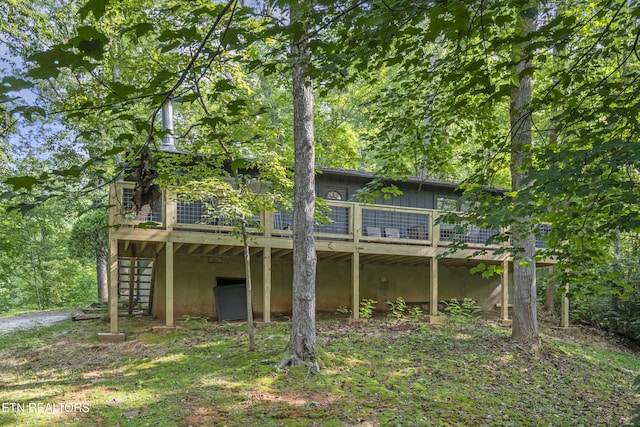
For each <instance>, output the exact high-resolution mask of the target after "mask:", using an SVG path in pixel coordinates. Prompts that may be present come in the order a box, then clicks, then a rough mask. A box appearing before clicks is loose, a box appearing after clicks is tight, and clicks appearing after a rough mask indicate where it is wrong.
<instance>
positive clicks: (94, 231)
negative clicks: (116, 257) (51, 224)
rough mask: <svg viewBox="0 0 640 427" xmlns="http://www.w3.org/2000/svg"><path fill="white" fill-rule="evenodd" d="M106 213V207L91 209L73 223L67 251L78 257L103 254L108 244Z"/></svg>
mask: <svg viewBox="0 0 640 427" xmlns="http://www.w3.org/2000/svg"><path fill="white" fill-rule="evenodd" d="M107 227H108V214H107V210H106V209H95V210H91V211H89V212H87V213H85V214H84V215H81V216H80V217H79V218H78V219H77V220H76V222H75V223H74V224H73V228H72V229H71V235H70V236H69V253H70V254H71V255H72V256H74V257H76V258H78V259H93V260H95V257H96V255H101V256H105V255H106V253H107V245H108V242H107V240H108V236H109V232H108V228H107Z"/></svg>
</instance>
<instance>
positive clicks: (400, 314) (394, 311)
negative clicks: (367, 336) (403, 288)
mask: <svg viewBox="0 0 640 427" xmlns="http://www.w3.org/2000/svg"><path fill="white" fill-rule="evenodd" d="M387 305H388V306H389V308H390V309H391V317H393V318H395V319H404V317H405V315H406V314H407V310H408V307H407V303H406V302H405V300H404V298H402V297H398V298H396V300H395V301H387Z"/></svg>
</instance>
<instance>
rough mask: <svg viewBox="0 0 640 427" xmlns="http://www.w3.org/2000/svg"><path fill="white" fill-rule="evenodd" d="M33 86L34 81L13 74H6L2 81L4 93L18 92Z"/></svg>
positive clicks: (1, 89)
mask: <svg viewBox="0 0 640 427" xmlns="http://www.w3.org/2000/svg"><path fill="white" fill-rule="evenodd" d="M31 87H33V83H31V82H28V81H26V80H22V79H19V78H16V77H12V76H5V77H4V78H3V79H2V82H1V83H0V91H1V92H2V93H8V92H16V91H19V90H22V89H29V88H31Z"/></svg>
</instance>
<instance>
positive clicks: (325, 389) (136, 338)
mask: <svg viewBox="0 0 640 427" xmlns="http://www.w3.org/2000/svg"><path fill="white" fill-rule="evenodd" d="M155 324H157V323H155V322H153V321H151V320H146V319H136V318H130V319H123V320H122V321H121V329H122V331H123V332H125V333H126V334H127V341H126V342H125V343H121V344H103V343H99V342H97V332H106V331H107V330H108V324H107V323H105V322H104V321H103V320H92V321H83V322H71V321H68V322H63V323H61V324H58V325H55V326H51V327H46V328H40V329H33V330H29V331H20V332H15V333H11V334H5V335H0V360H1V361H2V362H1V364H2V365H1V368H0V404H2V405H3V406H2V407H0V425H12V426H60V425H71V426H201V425H202V426H224V425H228V426H247V427H249V426H280V425H284V426H290V425H291V426H298V425H299V426H313V425H315V426H345V425H346V426H394V425H399V426H420V425H422V426H447V425H460V426H568V425H571V426H579V425H584V426H594V425H603V426H620V425H624V424H625V423H628V422H629V421H630V417H631V413H632V411H633V408H634V406H635V405H637V404H638V403H639V396H638V395H637V394H636V393H635V392H634V390H633V387H632V383H633V380H634V378H635V376H636V375H638V373H640V357H639V355H638V353H634V352H633V351H631V350H628V349H625V348H624V347H621V346H618V345H617V344H615V343H613V342H611V341H609V340H607V339H605V338H604V337H603V336H602V335H601V334H596V333H594V334H592V333H589V332H585V331H584V330H576V331H574V332H573V333H568V332H556V331H553V330H550V329H545V328H543V332H544V333H543V345H542V347H541V351H540V352H539V353H538V354H535V355H532V354H529V353H527V352H525V351H523V350H522V349H519V348H518V347H516V346H515V345H514V344H513V343H511V342H510V341H509V334H510V332H509V331H508V330H507V329H504V328H501V327H498V326H496V325H494V324H492V323H491V322H488V321H484V320H480V319H478V320H475V321H473V322H471V323H462V324H450V325H447V326H444V327H435V326H428V325H425V324H422V323H416V322H409V321H390V320H386V319H379V320H372V321H370V322H368V323H346V322H345V321H343V320H340V319H322V320H319V322H318V344H319V348H320V354H321V366H322V369H321V372H320V373H319V374H315V375H314V374H310V373H309V372H308V370H307V369H305V368H302V367H298V368H290V369H288V370H283V371H278V370H277V369H276V365H277V363H278V362H279V361H280V360H281V359H282V358H283V357H284V356H285V355H286V342H287V338H288V331H289V327H288V324H287V323H281V324H278V325H275V326H269V327H265V328H261V329H259V330H257V333H256V342H257V344H258V351H256V352H254V353H249V352H247V351H246V349H247V348H248V344H247V340H246V337H245V326H244V325H243V324H215V323H209V324H207V323H204V322H202V321H198V320H190V321H188V322H185V323H184V324H183V325H182V329H180V330H178V331H176V332H170V333H165V334H159V333H154V332H151V331H150V328H151V326H152V325H155ZM74 404H76V406H75V407H74ZM30 405H31V406H30ZM38 405H39V406H38ZM22 409H24V412H22Z"/></svg>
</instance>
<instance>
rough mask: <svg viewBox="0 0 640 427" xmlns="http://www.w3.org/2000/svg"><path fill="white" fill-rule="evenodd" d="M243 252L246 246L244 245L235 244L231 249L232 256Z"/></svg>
mask: <svg viewBox="0 0 640 427" xmlns="http://www.w3.org/2000/svg"><path fill="white" fill-rule="evenodd" d="M243 252H244V248H243V247H242V246H235V247H233V248H232V250H231V251H229V256H231V257H234V256H238V255H240V254H241V253H243Z"/></svg>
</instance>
